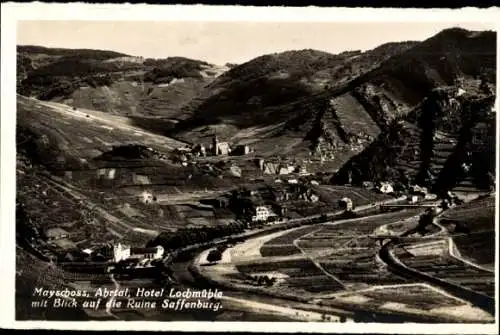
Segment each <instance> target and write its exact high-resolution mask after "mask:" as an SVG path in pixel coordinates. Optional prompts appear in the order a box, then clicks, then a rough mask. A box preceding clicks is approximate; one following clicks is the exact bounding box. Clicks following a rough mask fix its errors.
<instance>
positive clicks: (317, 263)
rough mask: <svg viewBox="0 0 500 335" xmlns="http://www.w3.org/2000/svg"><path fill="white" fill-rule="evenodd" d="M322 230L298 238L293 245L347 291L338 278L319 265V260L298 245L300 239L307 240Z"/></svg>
mask: <svg viewBox="0 0 500 335" xmlns="http://www.w3.org/2000/svg"><path fill="white" fill-rule="evenodd" d="M322 229H323V228H320V229H318V230H315V231H313V232H310V233H309V234H305V235H302V236H301V237H299V238H296V239H295V240H293V245H294V246H295V248H297V249H299V250H300V252H301V253H302V254H303V255H304V256H305V257H307V258H308V259H309V260H310V261H311V262H313V263H314V265H315V266H316V267H317V268H318V269H320V270H321V271H322V272H323V273H324V274H325V275H326V276H328V277H330V278H332V279H333V280H334V281H336V282H337V283H338V284H339V285H340V286H341V287H343V288H344V289H345V286H344V284H343V283H342V282H341V281H340V280H339V279H338V278H337V277H335V276H334V275H332V274H331V273H330V272H328V271H326V270H325V269H324V268H323V267H322V266H321V264H320V263H319V262H318V261H317V260H316V259H315V258H314V257H313V256H312V255H310V254H308V253H307V252H305V251H304V249H302V248H301V247H300V246H299V243H298V242H299V241H300V239H301V238H305V237H307V236H309V235H313V234H314V233H316V232H318V231H320V230H322Z"/></svg>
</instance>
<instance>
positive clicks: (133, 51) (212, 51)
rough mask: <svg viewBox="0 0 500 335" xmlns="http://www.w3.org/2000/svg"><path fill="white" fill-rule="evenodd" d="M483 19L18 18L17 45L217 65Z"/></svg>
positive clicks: (354, 46)
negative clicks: (220, 19)
mask: <svg viewBox="0 0 500 335" xmlns="http://www.w3.org/2000/svg"><path fill="white" fill-rule="evenodd" d="M451 27H462V28H465V29H469V30H488V29H491V25H490V26H488V25H486V24H482V23H478V22H457V23H455V24H450V23H449V22H436V23H434V22H415V23H413V22H408V23H406V22H405V23H400V22H393V23H385V22H373V23H370V22H363V23H345V22H343V23H339V22H331V23H330V22H274V23H273V22H241V21H238V22H189V21H178V22H172V21H169V22H165V21H128V22H125V21H46V20H44V21H18V25H17V44H18V45H41V46H46V47H59V48H90V49H102V50H113V51H117V52H122V53H125V54H129V55H133V56H142V57H145V58H166V57H171V56H182V57H188V58H193V59H199V60H204V61H207V62H210V63H213V64H219V65H222V64H225V63H227V62H230V63H243V62H246V61H248V60H250V59H253V58H255V57H258V56H261V55H263V54H269V53H274V52H281V51H287V50H300V49H317V50H322V51H326V52H330V53H339V52H342V51H347V50H368V49H372V48H374V47H377V46H378V45H380V44H383V43H386V42H397V41H408V40H416V41H421V40H424V39H427V38H429V37H431V36H433V35H434V34H436V33H438V32H439V31H441V30H443V29H446V28H451Z"/></svg>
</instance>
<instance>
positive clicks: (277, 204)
mask: <svg viewBox="0 0 500 335" xmlns="http://www.w3.org/2000/svg"><path fill="white" fill-rule="evenodd" d="M319 200H320V198H319V196H318V195H317V194H316V193H315V192H314V191H313V190H312V189H310V188H309V187H307V186H306V185H303V184H283V185H279V186H270V185H267V186H262V185H260V186H256V187H253V188H252V187H247V188H244V189H240V190H237V191H233V194H232V195H231V198H230V201H229V207H231V210H232V211H233V212H234V213H236V214H237V215H238V216H239V217H241V218H244V219H246V220H247V221H249V222H269V221H275V220H277V219H279V218H281V217H283V216H285V215H286V214H287V207H288V205H289V204H291V203H294V202H297V201H300V202H309V203H315V202H318V201H319Z"/></svg>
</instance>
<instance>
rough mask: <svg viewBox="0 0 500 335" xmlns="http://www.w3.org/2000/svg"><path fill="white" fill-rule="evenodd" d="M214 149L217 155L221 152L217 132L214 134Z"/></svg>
mask: <svg viewBox="0 0 500 335" xmlns="http://www.w3.org/2000/svg"><path fill="white" fill-rule="evenodd" d="M212 150H213V151H214V155H215V156H217V155H218V154H219V139H218V138H217V134H214V136H213V137H212Z"/></svg>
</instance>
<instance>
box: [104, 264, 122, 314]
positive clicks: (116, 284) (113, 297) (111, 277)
mask: <svg viewBox="0 0 500 335" xmlns="http://www.w3.org/2000/svg"><path fill="white" fill-rule="evenodd" d="M109 278H110V279H111V281H112V282H113V284H115V289H116V290H119V289H120V283H118V282H117V281H116V279H115V276H114V275H113V274H112V273H110V274H109ZM115 300H116V296H115V295H112V296H111V297H110V298H109V299H108V301H107V303H106V304H107V305H106V314H107V315H109V316H110V317H112V318H115V319H117V320H120V318H119V317H118V316H116V315H115V314H113V312H111V306H112V305H113V302H114V301H115Z"/></svg>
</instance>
